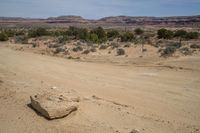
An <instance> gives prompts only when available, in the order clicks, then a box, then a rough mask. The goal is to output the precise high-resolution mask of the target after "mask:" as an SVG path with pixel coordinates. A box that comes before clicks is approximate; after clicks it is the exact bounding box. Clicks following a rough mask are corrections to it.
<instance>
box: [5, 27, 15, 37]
mask: <svg viewBox="0 0 200 133" xmlns="http://www.w3.org/2000/svg"><path fill="white" fill-rule="evenodd" d="M4 33H5V34H6V35H7V36H8V37H13V36H14V35H15V34H16V31H14V30H11V29H6V30H5V31H4Z"/></svg>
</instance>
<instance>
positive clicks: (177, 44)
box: [168, 43, 181, 49]
mask: <svg viewBox="0 0 200 133" xmlns="http://www.w3.org/2000/svg"><path fill="white" fill-rule="evenodd" d="M168 46H172V47H175V48H176V49H178V48H180V47H181V43H170V44H168Z"/></svg>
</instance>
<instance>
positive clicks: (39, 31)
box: [28, 28, 48, 37]
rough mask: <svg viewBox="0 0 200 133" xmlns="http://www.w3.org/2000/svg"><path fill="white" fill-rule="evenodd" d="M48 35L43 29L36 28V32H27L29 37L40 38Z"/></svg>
mask: <svg viewBox="0 0 200 133" xmlns="http://www.w3.org/2000/svg"><path fill="white" fill-rule="evenodd" d="M46 35H48V31H47V30H46V29H45V28H37V29H36V30H30V31H29V32H28V36H29V37H40V36H46Z"/></svg>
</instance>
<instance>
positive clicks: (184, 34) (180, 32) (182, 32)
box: [174, 30, 187, 38]
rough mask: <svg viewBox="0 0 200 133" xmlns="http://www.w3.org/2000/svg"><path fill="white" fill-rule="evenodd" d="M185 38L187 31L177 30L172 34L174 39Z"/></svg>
mask: <svg viewBox="0 0 200 133" xmlns="http://www.w3.org/2000/svg"><path fill="white" fill-rule="evenodd" d="M186 36H187V31H185V30H177V31H176V32H175V33H174V37H180V38H186Z"/></svg>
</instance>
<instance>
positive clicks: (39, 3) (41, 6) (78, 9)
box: [0, 0, 200, 19]
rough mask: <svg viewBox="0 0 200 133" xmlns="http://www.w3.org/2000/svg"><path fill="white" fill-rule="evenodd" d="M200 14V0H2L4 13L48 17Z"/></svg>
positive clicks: (94, 17)
mask: <svg viewBox="0 0 200 133" xmlns="http://www.w3.org/2000/svg"><path fill="white" fill-rule="evenodd" d="M61 15H78V16H82V17H84V18H88V19H98V18H102V17H106V16H118V15H127V16H184V15H200V0H0V16H6V17H33V18H47V17H50V16H61Z"/></svg>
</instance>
